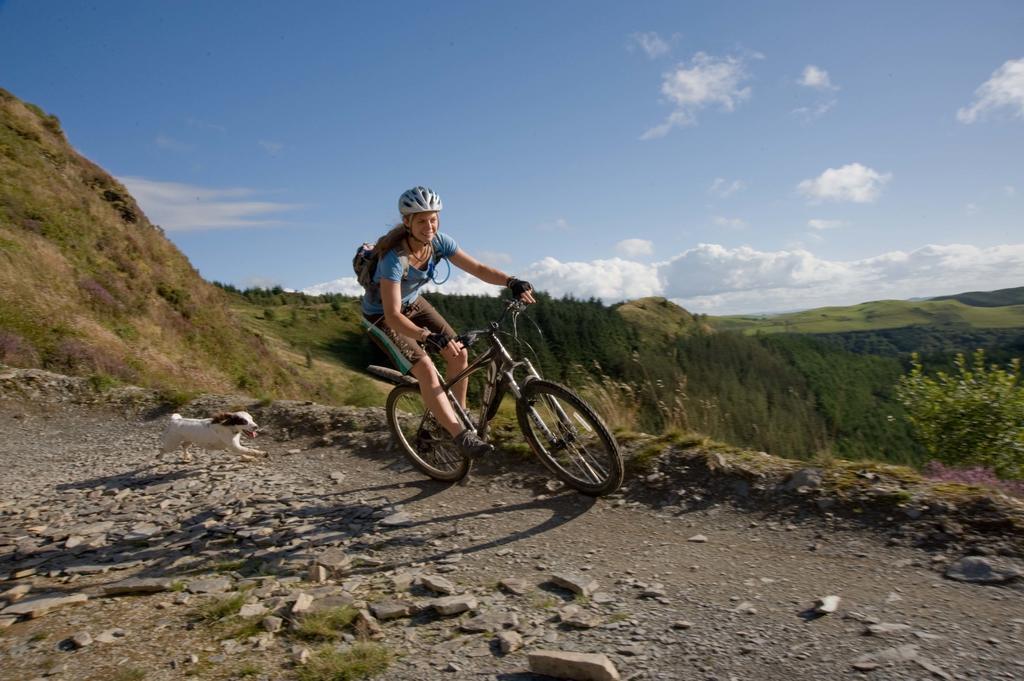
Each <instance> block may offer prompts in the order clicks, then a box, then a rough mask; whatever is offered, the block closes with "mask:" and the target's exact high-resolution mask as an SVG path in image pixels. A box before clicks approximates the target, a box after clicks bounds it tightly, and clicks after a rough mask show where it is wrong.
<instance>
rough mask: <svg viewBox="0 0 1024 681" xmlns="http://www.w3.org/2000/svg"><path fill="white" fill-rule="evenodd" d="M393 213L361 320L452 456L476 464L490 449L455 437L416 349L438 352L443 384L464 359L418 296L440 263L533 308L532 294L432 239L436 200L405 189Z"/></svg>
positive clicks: (457, 432)
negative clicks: (448, 440) (412, 388)
mask: <svg viewBox="0 0 1024 681" xmlns="http://www.w3.org/2000/svg"><path fill="white" fill-rule="evenodd" d="M398 210H399V212H400V213H401V214H402V222H401V223H399V224H397V225H395V227H394V228H393V229H391V230H390V231H389V232H388V233H387V234H385V235H384V236H382V237H381V238H380V239H378V240H377V244H376V246H375V247H374V251H376V252H378V253H380V259H379V260H378V263H377V270H376V272H375V273H374V275H373V283H372V284H371V285H370V286H368V287H367V288H366V292H365V293H364V294H363V303H362V307H363V316H364V317H365V318H366V321H367V322H368V324H369V330H370V337H371V338H373V339H374V341H375V342H376V343H377V344H378V345H380V346H381V347H382V348H383V349H384V351H385V353H386V354H387V355H388V356H389V357H390V358H391V361H392V362H393V363H394V364H395V365H396V368H397V369H398V370H399V371H401V372H402V373H403V374H405V373H412V375H413V376H414V377H416V380H417V381H418V382H419V386H420V393H421V394H422V395H423V401H424V403H425V404H426V405H427V408H428V409H430V412H431V413H432V414H433V415H434V417H435V418H436V419H437V421H438V423H439V424H440V425H441V426H442V427H443V428H444V429H445V430H446V431H448V434H449V435H451V436H452V439H453V441H454V442H455V444H456V445H457V446H458V447H459V449H460V450H462V452H463V453H464V454H466V455H467V456H470V457H474V458H475V457H479V456H482V455H484V454H487V453H489V452H491V451H492V450H493V449H494V448H493V447H492V446H491V445H489V444H487V443H486V442H484V441H483V440H481V439H480V438H479V437H478V436H477V434H476V433H475V432H474V431H473V430H472V429H470V428H465V429H463V427H462V425H461V423H460V422H459V420H458V418H457V417H456V416H455V412H454V410H453V409H452V406H451V404H450V403H449V402H448V400H447V399H446V398H445V396H444V389H443V387H442V385H441V381H440V378H439V376H438V373H437V371H436V369H435V368H434V364H433V362H432V361H431V359H430V357H429V356H428V355H427V352H426V350H425V349H424V347H426V348H429V349H430V350H431V351H434V352H439V353H440V354H441V356H442V357H443V358H444V359H445V360H446V363H447V367H446V373H445V375H446V377H447V378H451V377H453V376H455V375H456V374H458V373H459V372H460V371H462V370H463V369H465V368H466V367H467V366H468V363H469V356H468V354H467V352H466V349H465V348H463V347H462V345H461V344H460V343H459V342H458V341H457V340H455V335H456V334H455V331H454V330H453V329H452V327H451V326H450V325H449V324H448V322H446V321H445V320H444V318H443V317H442V316H441V315H440V314H439V313H438V312H437V310H435V309H434V307H433V306H432V305H431V304H430V303H429V302H427V301H426V300H425V299H424V298H423V297H422V296H421V295H420V289H421V288H422V287H423V286H425V285H426V284H427V283H429V282H431V281H434V269H435V267H436V265H437V263H438V262H439V261H440V260H441V259H442V258H446V259H448V260H449V261H450V262H453V263H455V265H456V266H457V267H459V268H461V269H463V270H465V271H466V272H468V273H469V274H472V275H473V276H474V277H476V278H478V279H480V280H481V281H484V282H487V283H488V284H496V285H499V286H507V287H508V288H509V289H511V290H512V294H513V295H514V296H516V297H517V298H519V299H520V300H522V301H523V302H526V303H533V302H536V301H535V300H534V297H533V287H532V286H530V284H529V282H526V281H522V280H520V279H516V278H515V277H511V276H509V275H507V274H505V273H504V272H502V271H501V270H498V269H495V268H494V267H490V266H488V265H484V264H483V263H481V262H479V261H477V260H476V259H474V258H472V257H470V256H469V255H468V254H467V253H466V252H465V251H463V250H462V249H460V248H459V246H458V244H457V243H456V242H455V240H454V239H452V238H451V237H450V236H448V235H447V234H443V233H441V232H439V231H438V226H439V215H438V214H439V213H440V211H441V197H440V196H438V195H437V193H436V192H434V191H433V190H432V189H429V188H427V187H413V188H412V189H410V190H408V191H406V192H405V193H403V194H402V195H401V196H400V197H399V199H398ZM466 389H467V382H466V381H460V382H459V383H458V384H456V385H455V386H453V387H452V392H453V393H454V395H455V398H456V399H457V400H459V403H460V404H462V405H463V406H465V404H466Z"/></svg>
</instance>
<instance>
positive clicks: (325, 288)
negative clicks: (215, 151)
mask: <svg viewBox="0 0 1024 681" xmlns="http://www.w3.org/2000/svg"><path fill="white" fill-rule="evenodd" d="M522 276H523V278H525V279H527V280H529V281H530V282H531V283H532V284H533V285H534V286H535V287H536V288H537V289H539V290H542V291H547V292H548V293H551V294H552V295H554V296H556V297H560V296H563V295H573V296H575V297H577V298H590V297H596V298H601V299H602V300H604V301H605V302H606V303H613V302H618V301H621V300H629V299H634V298H641V297H645V296H665V297H668V298H671V299H673V300H675V301H676V302H678V303H679V304H680V305H682V306H683V307H685V308H687V309H688V310H691V311H693V312H707V313H711V314H740V313H753V312H777V311H783V310H794V309H801V308H809V307H819V306H824V305H853V304H856V303H859V302H864V301H868V300H882V299H889V298H895V299H907V298H912V297H922V296H935V295H941V294H949V293H958V292H961V291H979V290H992V289H998V288H1007V287H1011V286H1016V285H1018V284H1019V283H1020V281H1021V280H1024V244H1006V245H1002V246H993V247H990V248H979V247H977V246H970V245H965V244H949V245H927V246H923V247H921V248H918V249H916V250H914V251H910V252H904V251H892V252H889V253H882V254H880V255H877V256H873V257H870V258H862V259H858V260H826V259H824V258H819V257H818V256H816V255H814V254H813V253H811V252H810V251H808V250H806V249H804V248H792V249H789V250H781V251H758V250H755V249H753V248H750V247H747V246H743V247H739V248H727V247H725V246H721V245H719V244H700V245H698V246H697V247H695V248H692V249H689V250H687V251H684V252H683V253H680V254H679V255H677V256H675V257H672V258H670V259H668V260H665V261H663V262H659V263H655V264H653V265H646V264H641V263H637V262H633V261H629V260H623V259H621V258H611V259H607V260H594V261H590V262H560V261H559V260H557V259H555V258H551V257H547V258H544V259H542V260H540V261H538V262H536V263H533V264H532V265H530V266H529V267H528V268H526V270H525V271H524V272H523V273H522ZM439 290H441V291H444V292H447V293H475V294H485V295H490V294H495V293H498V292H500V290H501V288H500V287H497V286H491V285H489V284H484V283H483V282H480V281H479V280H478V279H475V278H473V277H470V276H469V275H467V274H465V273H462V272H455V273H453V276H452V278H451V280H450V281H449V282H447V283H446V284H445V285H444V286H442V287H440V289H439ZM305 291H306V292H307V293H324V292H342V293H347V294H349V295H361V293H362V290H361V289H360V288H359V285H358V284H357V283H356V282H355V278H354V277H343V278H341V279H337V280H335V281H333V282H328V283H325V284H318V285H317V286H311V287H309V288H307V289H305Z"/></svg>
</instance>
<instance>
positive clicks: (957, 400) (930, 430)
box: [896, 350, 1024, 478]
mask: <svg viewBox="0 0 1024 681" xmlns="http://www.w3.org/2000/svg"><path fill="white" fill-rule="evenodd" d="M955 364H956V373H955V374H952V375H951V374H947V373H945V372H942V371H940V372H938V373H936V374H935V377H934V378H933V377H931V376H927V375H925V373H924V367H923V366H922V365H921V362H920V359H919V358H918V356H917V354H916V353H915V354H914V355H913V356H912V358H911V365H912V366H911V370H910V373H908V374H906V375H904V376H902V377H901V378H900V380H899V383H898V384H897V386H896V394H897V397H898V398H899V400H900V402H902V403H903V406H904V407H906V409H907V419H908V420H909V421H910V423H911V425H912V426H913V429H914V434H915V436H916V437H917V439H918V440H919V441H920V442H921V444H922V445H923V446H924V447H925V449H926V450H927V451H928V453H929V454H931V455H932V456H934V457H935V458H936V459H938V460H939V461H941V462H942V463H945V464H948V465H951V466H985V467H988V468H991V469H992V470H994V471H995V472H996V474H997V475H998V476H999V477H1001V478H1020V477H1024V387H1022V386H1021V384H1020V359H1014V360H1013V361H1012V362H1011V363H1010V364H1008V365H1007V366H1006V368H1005V369H1000V368H999V367H997V366H995V365H992V366H990V367H987V368H986V366H985V353H984V352H983V351H982V350H978V351H977V352H975V353H974V355H973V356H972V357H971V361H970V364H968V361H967V358H966V357H964V355H963V354H957V356H956V361H955Z"/></svg>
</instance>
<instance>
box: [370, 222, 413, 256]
mask: <svg viewBox="0 0 1024 681" xmlns="http://www.w3.org/2000/svg"><path fill="white" fill-rule="evenodd" d="M408 229H409V228H408V227H406V226H405V223H403V222H399V223H398V224H397V225H395V226H394V227H392V228H391V229H390V230H389V231H388V232H387V233H385V234H384V235H383V236H382V237H380V238H379V239H377V245H376V246H374V247H373V250H375V251H377V252H379V253H380V254H381V255H384V254H385V253H387V252H388V251H390V250H392V249H393V248H397V247H398V246H404V244H403V243H402V242H403V241H405V235H406V234H407V232H408Z"/></svg>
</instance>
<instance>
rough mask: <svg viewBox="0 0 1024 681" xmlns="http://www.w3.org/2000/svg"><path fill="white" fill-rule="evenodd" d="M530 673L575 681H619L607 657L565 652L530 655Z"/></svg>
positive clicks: (546, 651) (616, 671)
mask: <svg viewBox="0 0 1024 681" xmlns="http://www.w3.org/2000/svg"><path fill="white" fill-rule="evenodd" d="M528 657H529V660H530V671H531V672H533V673H534V674H545V675H547V676H554V677H555V678H558V679H573V680H574V681H619V678H620V677H619V671H618V670H617V669H616V668H615V665H614V664H613V663H612V661H611V660H610V659H608V656H607V655H603V654H601V653H575V652H569V651H564V650H537V651H535V652H532V653H530V654H529V655H528Z"/></svg>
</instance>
